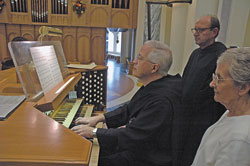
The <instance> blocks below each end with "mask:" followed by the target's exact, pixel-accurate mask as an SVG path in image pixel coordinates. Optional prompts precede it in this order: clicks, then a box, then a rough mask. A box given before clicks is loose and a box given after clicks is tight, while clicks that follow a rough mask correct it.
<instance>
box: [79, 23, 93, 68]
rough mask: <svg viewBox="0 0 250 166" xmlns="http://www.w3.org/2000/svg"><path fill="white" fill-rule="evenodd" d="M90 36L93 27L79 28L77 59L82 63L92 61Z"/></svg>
mask: <svg viewBox="0 0 250 166" xmlns="http://www.w3.org/2000/svg"><path fill="white" fill-rule="evenodd" d="M90 38H91V28H83V27H78V28H77V40H76V41H77V42H76V47H77V59H78V61H79V62H80V63H81V64H88V63H90V62H91V56H90V51H91V50H90Z"/></svg>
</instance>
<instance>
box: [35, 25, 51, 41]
mask: <svg viewBox="0 0 250 166" xmlns="http://www.w3.org/2000/svg"><path fill="white" fill-rule="evenodd" d="M40 27H41V26H40V25H35V26H34V32H35V34H34V41H37V40H38V38H39V36H40V34H39V28H40ZM43 40H44V41H47V40H49V39H48V36H44V37H43Z"/></svg>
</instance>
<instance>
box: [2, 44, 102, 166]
mask: <svg viewBox="0 0 250 166" xmlns="http://www.w3.org/2000/svg"><path fill="white" fill-rule="evenodd" d="M58 44H59V42H57V41H53V42H46V41H45V42H42V43H41V42H30V41H24V42H14V43H9V46H10V47H9V48H11V49H10V50H11V53H12V54H16V55H14V56H12V58H13V60H14V62H15V64H16V69H17V73H18V76H19V77H17V74H16V71H15V69H14V68H13V69H9V70H4V71H1V72H0V76H1V79H0V95H23V94H25V95H26V97H27V99H26V101H25V102H24V103H22V104H21V106H19V107H18V108H17V109H16V110H14V112H13V113H12V114H11V115H10V116H9V117H8V118H7V119H6V120H4V121H0V132H1V133H2V134H1V138H0V165H3V166H4V165H8V166H12V165H13V166H14V165H20V166H22V165H25V166H33V165H45V166H47V165H48V166H49V165H86V166H87V165H93V166H94V165H97V160H98V150H99V147H98V145H97V141H96V140H93V141H94V142H93V143H92V142H91V141H90V140H87V139H85V138H82V137H80V136H79V135H77V134H76V133H74V132H72V131H71V130H70V128H71V127H72V126H74V120H75V119H76V118H77V117H83V116H95V115H98V114H100V113H103V111H104V108H105V104H106V86H107V85H106V81H107V80H106V76H107V74H106V72H107V67H106V66H102V65H97V66H96V67H95V68H93V69H88V70H87V69H69V71H68V70H67V68H65V65H64V62H63V61H64V58H63V57H61V56H63V54H62V50H61V49H62V48H61V47H60V45H58ZM48 45H51V46H53V48H54V49H55V53H56V54H59V55H58V56H57V58H58V63H59V64H60V65H59V64H58V66H60V67H61V68H62V69H61V71H62V75H63V81H61V82H59V83H58V84H57V85H56V86H55V87H53V88H52V89H51V90H49V91H48V92H44V91H41V88H40V87H41V85H40V83H41V80H40V82H39V80H38V77H39V74H37V71H38V70H37V68H36V67H37V66H36V65H35V66H34V61H32V60H31V57H30V56H29V51H28V50H29V48H31V47H32V48H34V46H39V48H41V47H43V46H48ZM30 54H31V53H30ZM37 56H38V55H37ZM33 60H34V59H33ZM34 67H35V68H34ZM39 79H40V78H39ZM21 83H22V85H23V86H21V85H20V84H21ZM77 89H80V90H78V92H77V93H79V94H78V95H77V96H78V98H75V97H70V96H71V95H70V92H74V91H72V90H77ZM77 93H76V94H77ZM38 94H39V95H38ZM87 94H88V95H87ZM73 96H74V95H73ZM95 99H96V100H95ZM101 125H102V124H98V126H99V127H101ZM94 152H95V153H94ZM93 156H94V157H93Z"/></svg>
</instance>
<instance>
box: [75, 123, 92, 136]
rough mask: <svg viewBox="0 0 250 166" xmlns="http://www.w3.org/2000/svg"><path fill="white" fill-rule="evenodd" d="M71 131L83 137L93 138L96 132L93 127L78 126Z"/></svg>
mask: <svg viewBox="0 0 250 166" xmlns="http://www.w3.org/2000/svg"><path fill="white" fill-rule="evenodd" d="M71 130H72V131H74V132H76V133H77V134H79V135H80V136H82V137H85V138H93V130H94V128H93V127H89V126H87V125H78V126H74V127H73V128H72V129H71Z"/></svg>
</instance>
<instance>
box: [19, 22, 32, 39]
mask: <svg viewBox="0 0 250 166" xmlns="http://www.w3.org/2000/svg"><path fill="white" fill-rule="evenodd" d="M21 36H22V37H24V38H25V39H27V40H28V41H34V40H35V27H34V25H21Z"/></svg>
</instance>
